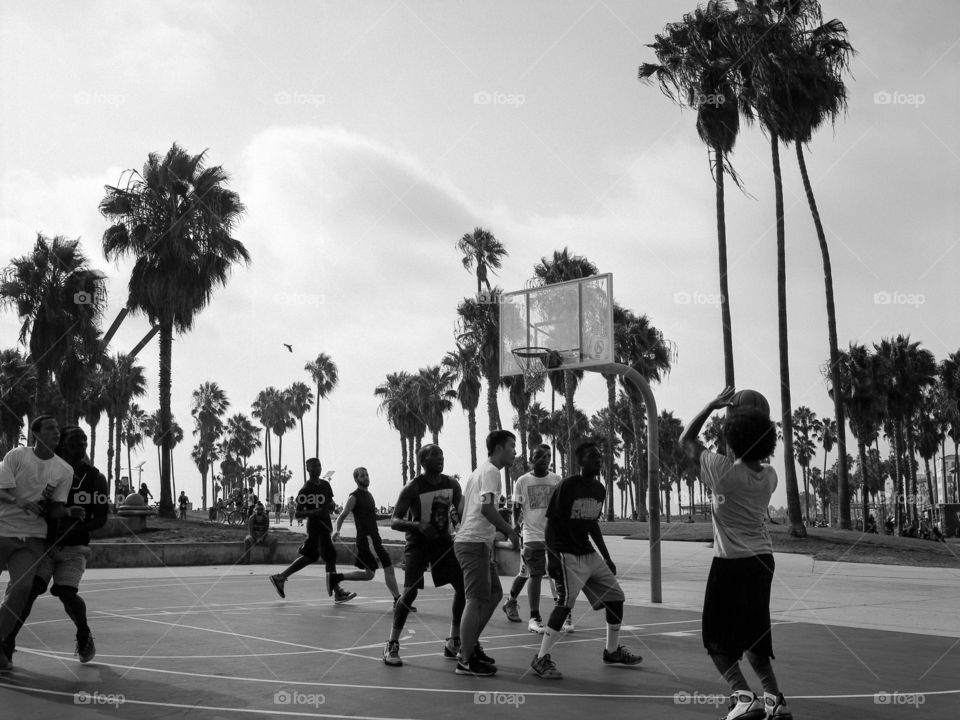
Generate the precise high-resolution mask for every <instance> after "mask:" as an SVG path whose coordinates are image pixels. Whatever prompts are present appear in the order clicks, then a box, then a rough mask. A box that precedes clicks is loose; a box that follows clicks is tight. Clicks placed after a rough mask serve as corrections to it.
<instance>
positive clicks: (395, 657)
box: [383, 640, 403, 667]
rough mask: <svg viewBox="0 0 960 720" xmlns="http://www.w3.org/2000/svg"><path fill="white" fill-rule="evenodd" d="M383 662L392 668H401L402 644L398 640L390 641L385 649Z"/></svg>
mask: <svg viewBox="0 0 960 720" xmlns="http://www.w3.org/2000/svg"><path fill="white" fill-rule="evenodd" d="M383 662H384V664H385V665H390V666H391V667H400V666H401V665H403V660H401V659H400V642H399V641H398V640H388V641H387V644H386V646H385V647H384V648H383Z"/></svg>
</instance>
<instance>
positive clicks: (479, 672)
mask: <svg viewBox="0 0 960 720" xmlns="http://www.w3.org/2000/svg"><path fill="white" fill-rule="evenodd" d="M496 674H497V666H496V665H491V664H489V663H485V662H483V661H482V660H480V659H479V658H478V657H477V656H476V655H474V656H473V657H472V658H470V661H469V662H464V661H463V660H462V659H461V660H457V675H473V676H475V677H491V676H493V675H496Z"/></svg>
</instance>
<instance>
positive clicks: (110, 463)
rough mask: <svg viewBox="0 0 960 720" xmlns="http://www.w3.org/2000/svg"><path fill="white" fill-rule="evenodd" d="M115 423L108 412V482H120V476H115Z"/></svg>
mask: <svg viewBox="0 0 960 720" xmlns="http://www.w3.org/2000/svg"><path fill="white" fill-rule="evenodd" d="M113 423H114V418H113V415H111V414H110V413H107V482H108V483H113V482H114V481H115V482H117V483H119V482H120V478H114V477H113ZM138 489H139V488H138Z"/></svg>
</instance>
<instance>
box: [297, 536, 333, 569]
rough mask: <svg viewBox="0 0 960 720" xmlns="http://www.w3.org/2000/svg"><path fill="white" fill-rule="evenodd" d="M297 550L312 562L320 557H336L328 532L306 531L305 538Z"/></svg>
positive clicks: (326, 558) (327, 558) (325, 559)
mask: <svg viewBox="0 0 960 720" xmlns="http://www.w3.org/2000/svg"><path fill="white" fill-rule="evenodd" d="M297 552H298V553H300V554H301V555H303V556H304V557H305V558H307V559H309V560H312V561H313V562H316V561H317V560H319V559H320V558H323V560H324V561H327V560H336V559H337V549H336V548H335V547H334V546H333V540H331V539H330V533H328V532H310V533H307V539H306V540H304V541H303V544H302V545H301V546H300V547H299V548H297Z"/></svg>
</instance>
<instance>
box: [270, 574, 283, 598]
mask: <svg viewBox="0 0 960 720" xmlns="http://www.w3.org/2000/svg"><path fill="white" fill-rule="evenodd" d="M286 581H287V579H286V578H285V577H283V576H281V575H271V576H270V584H271V585H273V589H274V590H276V591H277V595H279V596H280V597H282V598H285V597H286V595H285V594H284V592H283V584H284V583H285V582H286Z"/></svg>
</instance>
